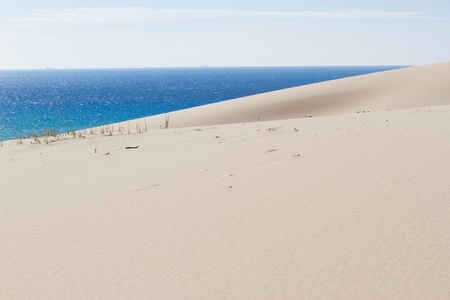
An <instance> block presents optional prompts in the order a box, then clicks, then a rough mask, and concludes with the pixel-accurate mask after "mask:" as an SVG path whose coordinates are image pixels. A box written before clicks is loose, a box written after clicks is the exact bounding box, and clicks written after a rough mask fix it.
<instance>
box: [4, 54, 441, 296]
mask: <svg viewBox="0 0 450 300" xmlns="http://www.w3.org/2000/svg"><path fill="white" fill-rule="evenodd" d="M449 72H450V64H449V63H443V64H436V65H430V66H421V67H413V68H407V69H402V70H395V71H388V72H383V73H380V74H372V75H365V76H360V77H354V78H349V79H342V80H336V81H332V82H327V83H321V84H315V85H311V86H305V87H300V88H294V89H289V90H284V91H279V92H274V93H268V94H264V95H258V96H253V97H247V98H245V99H239V100H232V101H228V102H225V103H219V104H214V105H209V106H205V107H200V108H195V109H189V110H184V111H180V112H174V113H171V114H170V127H171V126H174V127H177V126H182V125H183V126H184V125H193V124H195V126H197V127H183V128H169V129H167V130H148V131H147V132H143V133H140V134H139V133H134V134H133V133H132V134H125V133H123V134H120V133H119V132H115V133H114V134H113V136H108V135H105V136H101V135H89V134H86V135H85V138H84V139H67V140H65V141H62V142H54V143H52V144H51V145H35V144H30V143H25V144H23V145H17V144H16V142H15V141H10V142H4V143H3V146H2V147H0V247H1V248H0V270H1V272H0V298H1V299H124V298H125V299H127V298H131V299H448V298H449V297H450V288H449V285H448V282H450V272H448V270H449V269H450V239H449V236H450V231H449V228H450V221H449V220H450V218H449V213H450V202H449V199H450V196H449V195H450V185H449V184H448V180H449V178H450V175H449V173H450V171H449V170H450V160H449V158H448V157H449V153H450V121H449V120H450V91H449V87H450V76H449ZM432 79H433V80H432ZM313 99H314V100H313ZM387 109H391V111H389V110H387ZM358 110H361V111H363V110H365V111H370V113H359V114H358V113H357V111H358ZM305 115H312V116H313V117H312V118H304V116H305ZM316 116H323V117H316ZM256 118H260V119H259V120H266V121H264V122H251V121H254V120H256ZM267 120H269V121H267ZM147 121H148V124H149V125H151V126H155V127H159V126H164V121H165V119H164V116H156V117H150V118H147ZM140 122H142V120H136V121H134V123H136V124H139V123H140ZM235 122H237V123H235ZM239 122H240V123H239ZM250 122H251V123H250ZM131 123H133V122H131ZM220 123H235V124H228V125H217V124H220ZM201 124H205V125H207V126H200V125H201ZM133 126H134V124H133ZM133 126H131V128H132V129H134V127H133ZM116 130H117V127H116ZM137 146H138V147H137Z"/></svg>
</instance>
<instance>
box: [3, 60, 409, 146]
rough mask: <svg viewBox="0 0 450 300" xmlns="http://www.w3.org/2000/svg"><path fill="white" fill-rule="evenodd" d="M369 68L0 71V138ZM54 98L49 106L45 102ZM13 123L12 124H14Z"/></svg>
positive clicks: (114, 119)
mask: <svg viewBox="0 0 450 300" xmlns="http://www.w3.org/2000/svg"><path fill="white" fill-rule="evenodd" d="M397 68H400V67H399V66H376V67H373V66H372V67H253V68H164V69H100V70H94V69H93V70H28V71H25V70H23V71H0V139H3V140H6V139H13V138H15V137H16V133H18V132H25V133H31V132H32V131H33V130H34V129H36V128H40V129H45V128H61V130H64V129H65V123H66V122H65V120H64V117H63V116H62V114H61V111H60V110H62V111H63V112H64V114H65V115H66V117H67V119H68V120H69V122H70V123H71V124H72V125H73V127H75V129H83V128H88V127H92V126H96V125H101V124H107V123H114V122H122V121H126V120H130V119H135V118H140V117H145V116H150V115H155V114H160V113H165V112H170V111H175V110H179V109H184V108H189V107H194V106H199V105H204V104H209V103H214V102H219V101H224V100H229V99H234V98H238V97H243V96H249V95H253V94H259V93H264V92H269V91H274V90H279V89H284V88H289V87H294V86H300V85H305V84H310V83H316V82H321V81H327V80H332V79H338V78H344V77H349V76H355V75H361V74H367V73H373V72H380V71H385V70H391V69H397ZM51 103H53V104H51ZM12 128H15V130H13V129H12Z"/></svg>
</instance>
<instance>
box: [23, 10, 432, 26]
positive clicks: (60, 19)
mask: <svg viewBox="0 0 450 300" xmlns="http://www.w3.org/2000/svg"><path fill="white" fill-rule="evenodd" d="M226 17H240V18H341V19H438V18H434V17H428V16H425V15H424V14H423V13H420V12H401V11H400V12H393V11H370V10H340V11H293V12H290V11H249V10H246V11H236V10H208V9H151V8H144V7H125V8H102V7H100V8H76V9H67V10H52V11H44V12H38V13H33V14H28V15H25V16H24V17H23V18H19V19H15V20H14V21H15V22H17V23H18V24H36V23H38V24H39V23H107V22H117V21H122V22H155V21H176V20H185V19H216V18H226ZM17 23H16V24H17Z"/></svg>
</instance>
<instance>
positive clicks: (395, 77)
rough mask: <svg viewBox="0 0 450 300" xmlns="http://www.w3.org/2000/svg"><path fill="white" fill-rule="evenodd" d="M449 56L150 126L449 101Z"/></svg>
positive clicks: (178, 115) (181, 114)
mask: <svg viewBox="0 0 450 300" xmlns="http://www.w3.org/2000/svg"><path fill="white" fill-rule="evenodd" d="M449 78H450V62H445V63H439V64H432V65H426V66H419V67H410V68H404V69H398V70H391V71H385V72H379V73H373V74H367V75H361V76H355V77H351V78H344V79H337V80H332V81H327V82H321V83H317V84H311V85H307V86H300V87H295V88H290V89H285V90H280V91H275V92H269V93H264V94H259V95H254V96H249V97H244V98H239V99H234V100H229V101H224V102H220V103H215V104H211V105H205V106H202V107H196V108H193V109H186V110H181V111H177V112H172V113H168V114H163V115H159V116H154V117H151V118H149V119H148V121H149V126H150V127H152V128H160V127H161V126H162V127H164V124H165V118H166V116H168V117H169V127H174V128H176V127H185V126H201V125H203V126H204V125H212V124H229V123H247V122H255V121H268V120H282V119H293V118H304V117H309V116H313V117H316V116H331V115H337V114H351V113H357V112H358V111H359V112H363V111H380V110H392V109H401V108H410V107H422V106H424V105H425V106H435V105H445V104H449V99H448V95H450V84H449Z"/></svg>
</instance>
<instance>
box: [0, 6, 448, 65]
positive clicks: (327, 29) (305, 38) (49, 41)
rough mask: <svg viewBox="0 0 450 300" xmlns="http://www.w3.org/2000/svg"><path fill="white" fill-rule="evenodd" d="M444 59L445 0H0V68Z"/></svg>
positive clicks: (386, 62)
mask: <svg viewBox="0 0 450 300" xmlns="http://www.w3.org/2000/svg"><path fill="white" fill-rule="evenodd" d="M448 60H450V1H448V0H429V1H423V0H422V1H416V0H414V1H405V0H388V1H386V0H379V1H360V0H358V1H357V0H344V1H335V0H316V1H294V0H258V1H254V0H253V1H249V0H228V1H211V0H209V1H207V0H192V1H181V0H164V1H160V0H156V1H143V0H108V1H106V0H99V1H86V0H78V1H65V0H14V1H10V0H0V69H36V68H38V69H39V68H45V67H55V68H135V67H197V66H203V65H208V66H324V65H326V66H330V65H421V64H428V63H434V62H441V61H448Z"/></svg>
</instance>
